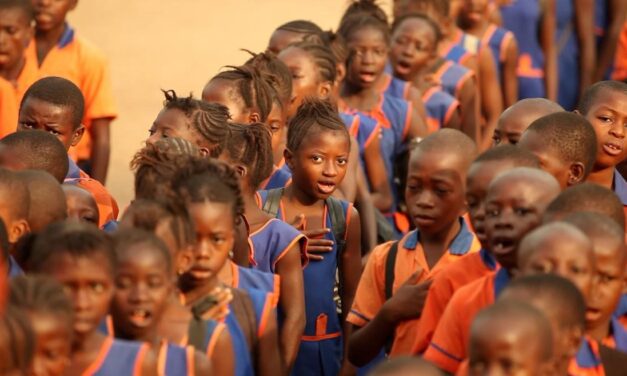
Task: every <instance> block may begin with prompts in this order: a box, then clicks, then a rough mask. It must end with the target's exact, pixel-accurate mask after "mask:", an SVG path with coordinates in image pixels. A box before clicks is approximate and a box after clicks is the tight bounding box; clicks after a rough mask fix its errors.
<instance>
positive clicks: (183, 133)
mask: <svg viewBox="0 0 627 376" xmlns="http://www.w3.org/2000/svg"><path fill="white" fill-rule="evenodd" d="M148 133H149V134H150V135H149V136H148V138H147V139H146V143H147V144H151V145H154V144H155V143H156V142H157V141H159V140H161V139H164V138H173V137H175V138H181V139H183V140H187V141H189V142H191V143H193V144H194V145H196V146H199V147H202V146H206V145H205V142H204V140H203V138H202V137H201V136H200V135H199V134H198V132H196V131H195V130H194V129H193V127H192V124H191V123H190V119H189V118H188V117H187V116H185V113H184V112H183V111H181V110H179V109H177V108H170V109H168V108H164V109H163V110H161V111H160V112H159V115H157V118H156V119H155V121H154V122H153V123H152V127H150V130H149V131H148Z"/></svg>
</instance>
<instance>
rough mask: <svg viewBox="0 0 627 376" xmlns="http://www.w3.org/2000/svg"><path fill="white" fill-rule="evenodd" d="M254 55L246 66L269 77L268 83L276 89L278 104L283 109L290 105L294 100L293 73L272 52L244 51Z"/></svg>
mask: <svg viewBox="0 0 627 376" xmlns="http://www.w3.org/2000/svg"><path fill="white" fill-rule="evenodd" d="M244 51H246V52H248V53H249V54H251V55H252V57H251V58H250V59H248V61H246V65H252V66H254V67H256V68H257V69H259V71H260V72H261V73H262V74H264V75H266V76H267V79H268V81H269V82H270V84H271V85H272V86H273V87H274V90H275V91H276V93H277V94H278V95H277V99H278V100H277V102H278V103H279V104H280V105H281V107H283V106H285V105H286V104H289V103H290V101H291V100H292V72H290V69H289V68H288V67H287V65H285V63H284V62H282V61H281V60H280V59H279V58H277V57H276V55H275V54H273V53H272V52H261V53H258V54H256V53H253V52H250V51H248V50H244Z"/></svg>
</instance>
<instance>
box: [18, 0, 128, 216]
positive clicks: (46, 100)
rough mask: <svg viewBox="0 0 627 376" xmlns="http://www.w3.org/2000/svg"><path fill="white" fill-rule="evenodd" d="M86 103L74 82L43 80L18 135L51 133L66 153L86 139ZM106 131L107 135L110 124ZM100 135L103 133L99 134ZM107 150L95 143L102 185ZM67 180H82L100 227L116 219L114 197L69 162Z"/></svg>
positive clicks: (26, 106) (30, 95)
mask: <svg viewBox="0 0 627 376" xmlns="http://www.w3.org/2000/svg"><path fill="white" fill-rule="evenodd" d="M64 1H67V0H64ZM85 103H86V102H85V100H84V99H83V94H81V92H80V90H79V89H78V87H77V86H76V85H74V84H73V83H72V82H71V81H69V80H66V79H64V78H60V77H46V78H42V79H41V80H39V81H37V82H35V83H34V84H33V85H31V87H29V88H28V90H27V91H26V93H25V94H24V98H23V99H22V103H21V104H20V114H19V124H18V128H17V131H18V132H20V131H24V130H32V129H38V130H43V131H46V132H49V133H51V134H53V135H54V136H55V137H57V138H58V139H59V141H61V142H62V143H63V145H64V146H65V149H66V151H67V150H69V149H70V147H72V146H75V145H77V144H78V142H79V141H80V140H81V138H82V137H83V135H84V132H85V129H84V128H83V126H82V125H81V119H82V118H83V113H84V109H85ZM100 120H102V119H100ZM99 127H102V125H98V126H96V128H92V130H91V131H90V132H94V131H95V129H98V128H99ZM105 128H106V129H107V131H106V132H107V133H108V123H107V125H106V127H105ZM98 133H99V134H100V133H102V132H101V131H98ZM99 137H105V138H108V135H106V136H105V135H104V133H103V134H100V136H99ZM108 147H109V145H108V139H107V142H106V145H103V144H101V142H100V141H98V140H96V139H94V148H95V149H94V158H95V159H93V161H92V162H93V164H94V166H93V168H94V171H96V172H98V173H100V174H101V177H100V180H102V181H104V177H105V176H106V170H107V165H108V158H109V156H108ZM105 149H107V150H105ZM100 154H102V155H100ZM105 154H106V155H105ZM66 179H83V180H82V181H83V182H84V183H85V187H86V188H87V189H88V190H89V191H90V192H92V194H93V195H94V198H95V199H96V202H97V203H98V209H99V210H100V224H99V226H100V227H103V226H104V225H105V224H106V223H107V222H109V221H115V220H116V219H117V217H118V204H117V202H116V201H115V199H114V198H113V196H111V195H110V194H109V192H108V191H107V190H106V188H105V187H104V186H103V185H102V184H101V183H100V182H99V181H98V180H95V179H92V178H91V177H90V176H89V175H87V173H85V172H84V171H83V170H81V169H80V168H78V166H77V165H76V164H75V163H74V162H73V161H71V162H69V171H68V175H67V177H66Z"/></svg>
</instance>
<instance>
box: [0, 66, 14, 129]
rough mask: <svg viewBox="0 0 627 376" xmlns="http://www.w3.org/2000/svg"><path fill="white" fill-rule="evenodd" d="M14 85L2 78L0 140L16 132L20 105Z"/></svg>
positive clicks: (0, 83)
mask: <svg viewBox="0 0 627 376" xmlns="http://www.w3.org/2000/svg"><path fill="white" fill-rule="evenodd" d="M15 95H16V94H15V88H14V87H13V85H12V84H11V83H10V82H9V81H7V80H5V79H4V78H2V77H0V138H3V137H4V136H6V135H8V134H11V133H13V132H15V129H16V128H17V118H18V110H19V104H18V102H17V99H16V97H15Z"/></svg>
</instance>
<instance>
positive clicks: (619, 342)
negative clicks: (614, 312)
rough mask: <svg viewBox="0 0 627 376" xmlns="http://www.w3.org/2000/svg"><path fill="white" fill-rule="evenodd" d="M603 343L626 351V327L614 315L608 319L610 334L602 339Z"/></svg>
mask: <svg viewBox="0 0 627 376" xmlns="http://www.w3.org/2000/svg"><path fill="white" fill-rule="evenodd" d="M603 345H605V346H607V347H609V348H611V349H616V350H618V351H621V352H624V353H627V327H626V326H625V325H624V324H623V323H621V322H620V320H619V319H618V318H616V317H613V318H612V320H611V321H610V334H609V335H608V336H607V337H606V338H605V339H604V340H603Z"/></svg>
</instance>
